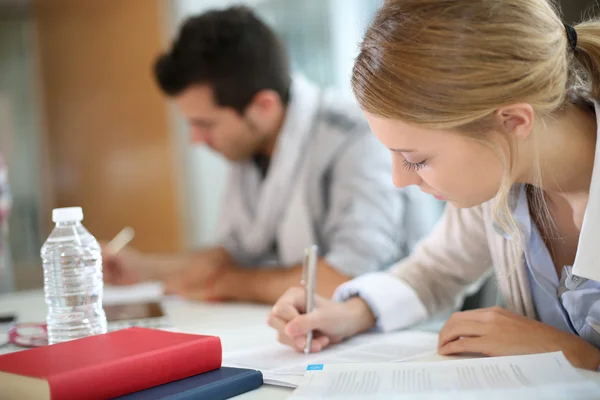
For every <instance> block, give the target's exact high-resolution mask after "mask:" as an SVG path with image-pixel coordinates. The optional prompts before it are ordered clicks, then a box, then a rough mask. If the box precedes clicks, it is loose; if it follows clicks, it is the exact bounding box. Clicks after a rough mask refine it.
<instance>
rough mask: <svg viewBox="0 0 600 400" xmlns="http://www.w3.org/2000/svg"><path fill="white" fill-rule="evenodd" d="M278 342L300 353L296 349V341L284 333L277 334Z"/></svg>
mask: <svg viewBox="0 0 600 400" xmlns="http://www.w3.org/2000/svg"><path fill="white" fill-rule="evenodd" d="M277 341H278V342H279V343H281V344H285V345H286V346H290V347H292V348H293V349H294V350H296V351H300V350H299V349H298V348H297V347H296V341H295V340H294V339H292V338H291V337H289V336H288V335H286V334H285V333H283V332H277Z"/></svg>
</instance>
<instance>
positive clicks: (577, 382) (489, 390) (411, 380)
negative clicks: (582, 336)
mask: <svg viewBox="0 0 600 400" xmlns="http://www.w3.org/2000/svg"><path fill="white" fill-rule="evenodd" d="M308 369H309V370H307V371H306V373H305V375H304V378H303V379H302V381H301V382H300V385H299V387H298V389H297V390H296V391H295V392H294V394H293V396H292V397H290V399H293V400H305V399H311V400H319V399H328V400H329V399H340V400H341V399H344V400H348V399H349V400H358V399H377V400H378V399H396V398H398V399H399V398H401V399H403V400H404V399H416V400H437V399H455V398H460V399H469V400H470V399H486V400H491V399H502V400H505V399H510V400H521V399H522V400H531V399H586V400H587V399H590V400H591V399H598V398H600V385H598V384H597V383H596V382H593V381H590V380H587V379H586V378H585V377H583V376H582V375H581V374H579V372H578V371H577V370H576V369H575V368H573V367H572V366H571V365H570V364H569V362H568V361H567V359H566V358H565V357H564V355H563V354H562V353H560V352H558V353H546V354H536V355H527V356H513V357H496V358H478V359H467V360H454V361H438V362H425V363H424V362H411V363H402V364H381V363H378V364H324V365H311V366H309V367H308Z"/></svg>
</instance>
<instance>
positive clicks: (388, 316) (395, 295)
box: [333, 272, 428, 332]
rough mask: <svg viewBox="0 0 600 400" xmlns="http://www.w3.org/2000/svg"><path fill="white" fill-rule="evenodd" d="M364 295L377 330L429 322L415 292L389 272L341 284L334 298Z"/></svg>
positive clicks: (341, 299) (389, 329)
mask: <svg viewBox="0 0 600 400" xmlns="http://www.w3.org/2000/svg"><path fill="white" fill-rule="evenodd" d="M353 296H360V298H362V299H363V300H364V301H365V302H366V303H367V305H368V306H369V308H370V309H371V312H373V315H374V316H375V320H376V328H377V329H379V330H381V331H383V332H389V331H393V330H397V329H402V328H406V327H408V326H411V325H415V324H418V323H420V322H422V321H424V320H426V319H427V316H428V315H427V309H426V308H425V306H424V305H423V303H422V302H421V300H419V297H418V296H417V294H416V293H415V291H414V290H413V289H412V288H411V287H410V286H408V285H407V284H406V283H404V282H403V281H401V280H399V279H396V278H395V277H394V276H393V275H391V274H389V273H385V272H375V273H371V274H366V275H363V276H360V277H358V278H355V279H353V280H351V281H349V282H346V283H344V284H343V285H341V286H340V287H339V288H338V289H337V290H336V292H335V293H334V295H333V299H334V300H336V301H345V300H348V299H349V298H350V297H353Z"/></svg>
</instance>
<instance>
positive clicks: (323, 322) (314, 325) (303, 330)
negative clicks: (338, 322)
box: [285, 308, 335, 338]
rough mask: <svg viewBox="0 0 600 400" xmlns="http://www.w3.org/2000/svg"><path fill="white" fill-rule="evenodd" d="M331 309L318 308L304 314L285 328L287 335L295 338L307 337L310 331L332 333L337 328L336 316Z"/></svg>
mask: <svg viewBox="0 0 600 400" xmlns="http://www.w3.org/2000/svg"><path fill="white" fill-rule="evenodd" d="M331 313H332V311H331V309H327V308H324V309H323V308H318V309H316V310H315V311H313V312H311V313H309V314H302V315H299V316H298V317H296V318H294V319H293V320H291V321H290V322H289V323H288V324H287V326H286V327H285V333H287V334H288V335H290V336H291V337H293V338H298V337H300V336H306V334H307V333H308V332H310V331H315V330H319V331H321V332H323V333H325V334H327V333H329V332H332V331H333V330H334V329H335V327H332V326H331V325H333V324H335V318H334V317H335V315H332V314H331Z"/></svg>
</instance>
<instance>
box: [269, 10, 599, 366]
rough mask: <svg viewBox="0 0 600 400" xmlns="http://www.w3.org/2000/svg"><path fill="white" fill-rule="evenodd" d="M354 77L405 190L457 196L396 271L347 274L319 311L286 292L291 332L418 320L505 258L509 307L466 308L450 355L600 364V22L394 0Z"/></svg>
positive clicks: (294, 337) (299, 342)
mask: <svg viewBox="0 0 600 400" xmlns="http://www.w3.org/2000/svg"><path fill="white" fill-rule="evenodd" d="M352 84H353V88H354V93H355V95H356V97H357V99H358V102H359V103H360V105H361V107H362V110H363V111H364V113H365V115H366V117H367V119H368V120H369V123H370V125H371V128H372V130H373V131H374V133H375V135H376V136H377V138H378V139H379V140H380V141H381V142H382V143H383V144H385V145H386V146H387V147H388V148H389V149H390V151H391V156H392V159H393V168H394V171H393V173H394V183H395V184H396V186H398V187H404V186H408V185H417V186H418V187H419V188H420V189H421V190H423V191H424V192H427V193H430V194H432V195H434V196H436V197H437V198H440V199H445V200H447V201H448V206H447V209H446V211H445V215H444V217H443V218H442V220H441V221H440V223H439V224H438V226H437V227H436V228H435V230H434V231H433V232H432V233H431V234H430V236H429V237H427V238H426V239H425V240H423V241H422V242H421V243H420V244H419V246H418V247H417V249H416V250H415V251H414V253H413V254H412V256H410V257H409V258H408V259H406V260H404V261H402V262H400V263H399V264H398V265H396V266H394V267H393V268H392V269H391V270H390V273H374V274H368V275H365V276H362V277H359V278H356V279H354V280H352V281H350V282H348V283H345V284H344V285H342V286H341V287H339V288H338V290H337V291H336V294H335V295H334V300H336V301H331V300H327V299H324V298H319V299H318V303H317V306H318V307H317V309H316V310H315V311H314V312H312V313H310V314H308V315H302V312H303V310H302V307H303V304H304V297H303V296H304V295H303V291H302V290H300V289H294V290H290V291H288V292H287V293H286V294H285V295H284V296H283V297H282V298H281V299H280V300H279V301H278V302H277V304H276V305H275V306H274V308H273V311H272V313H271V315H270V317H269V324H270V325H271V326H272V327H273V328H275V329H276V330H277V331H278V333H279V339H280V341H282V342H283V343H287V344H289V345H291V346H293V347H295V348H296V349H302V348H303V346H304V343H305V335H306V333H307V332H308V331H309V330H312V329H314V330H316V331H317V333H318V334H317V339H316V340H315V341H313V346H312V350H313V351H319V350H321V349H322V348H324V347H326V346H328V345H330V344H332V343H335V342H338V341H340V340H343V339H344V338H347V337H349V336H352V335H355V334H357V333H359V332H362V331H366V330H369V329H372V328H378V329H380V330H384V331H388V330H394V329H401V328H405V327H408V326H410V325H413V324H415V323H418V322H421V321H423V320H425V319H426V318H428V317H431V316H433V315H435V314H438V313H440V312H442V311H446V310H448V309H451V308H452V307H454V306H456V303H457V301H458V300H459V299H460V295H461V292H462V291H463V289H464V288H466V287H467V286H468V285H469V284H471V283H472V282H474V281H475V280H476V279H478V278H479V277H481V276H483V275H484V274H485V273H486V272H487V271H489V269H491V268H493V269H494V270H495V273H496V277H497V280H498V286H499V289H500V291H501V293H502V295H503V297H504V302H505V304H506V308H505V309H501V308H492V309H481V310H475V311H467V312H460V313H455V314H454V315H453V316H452V317H451V318H450V319H449V320H448V321H447V323H446V324H445V326H444V327H443V329H442V331H441V332H440V338H439V349H438V351H439V353H440V354H443V355H449V354H456V353H462V352H475V353H483V354H486V355H490V356H504V355H515V354H531V353H541V352H549V351H558V350H562V351H563V352H564V354H565V355H566V357H567V358H568V359H569V360H570V361H571V363H572V364H573V365H575V366H576V367H580V368H586V369H590V370H597V369H598V366H599V365H600V282H598V279H600V278H599V276H600V242H599V241H598V237H599V235H598V234H599V233H600V143H599V144H598V145H597V131H598V127H599V125H598V122H597V121H598V119H600V104H599V103H598V101H600V23H599V22H598V21H590V22H585V23H582V24H580V25H577V26H575V27H571V26H568V25H564V24H563V23H562V22H561V19H560V17H559V15H558V13H557V11H556V10H555V8H554V7H553V6H552V5H551V3H550V2H549V1H547V0H485V1H484V0H461V1H449V0H388V1H386V2H385V5H384V6H383V7H382V9H381V10H380V11H379V12H378V14H377V16H376V18H375V19H374V21H373V22H372V24H371V26H370V28H369V29H368V31H367V33H366V35H365V38H364V41H363V43H362V45H361V49H360V54H359V56H358V58H357V60H356V64H355V67H354V71H353V78H352ZM594 160H597V162H596V163H594ZM573 266H574V267H573ZM573 268H575V272H578V271H587V272H586V273H585V274H579V275H578V274H576V273H574V271H573ZM581 275H583V276H581ZM588 278H592V279H588Z"/></svg>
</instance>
